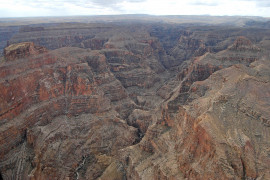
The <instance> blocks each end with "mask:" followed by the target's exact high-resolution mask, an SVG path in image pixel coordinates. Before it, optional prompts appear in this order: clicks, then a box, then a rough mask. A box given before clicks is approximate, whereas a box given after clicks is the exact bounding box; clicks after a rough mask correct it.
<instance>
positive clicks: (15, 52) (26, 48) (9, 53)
mask: <svg viewBox="0 0 270 180" xmlns="http://www.w3.org/2000/svg"><path fill="white" fill-rule="evenodd" d="M46 51H47V50H46V49H45V48H44V47H40V46H36V45H34V43H33V42H23V43H18V44H11V45H10V46H8V47H6V48H5V49H4V56H5V59H6V60H7V61H12V60H15V59H19V58H26V57H28V56H30V55H38V54H41V53H44V52H46Z"/></svg>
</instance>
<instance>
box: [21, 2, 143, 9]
mask: <svg viewBox="0 0 270 180" xmlns="http://www.w3.org/2000/svg"><path fill="white" fill-rule="evenodd" d="M124 1H126V2H131V3H136V2H144V1H146V0H51V1H48V0H28V1H27V2H25V1H20V0H17V1H16V2H17V3H21V4H22V3H23V4H27V5H29V6H32V7H46V8H55V9H56V8H61V7H62V5H63V3H68V4H73V5H76V6H80V7H84V8H93V7H94V8H102V7H108V8H117V4H119V3H122V2H124Z"/></svg>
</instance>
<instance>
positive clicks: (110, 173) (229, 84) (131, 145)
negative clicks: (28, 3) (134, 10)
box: [0, 16, 270, 180]
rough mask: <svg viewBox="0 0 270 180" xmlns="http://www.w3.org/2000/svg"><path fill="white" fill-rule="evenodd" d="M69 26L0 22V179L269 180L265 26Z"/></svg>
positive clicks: (216, 21)
mask: <svg viewBox="0 0 270 180" xmlns="http://www.w3.org/2000/svg"><path fill="white" fill-rule="evenodd" d="M78 19H79V18H78ZM78 19H68V18H66V19H64V20H63V19H60V20H59V21H58V20H55V21H56V22H51V21H53V20H51V21H48V20H46V19H45V20H44V21H41V20H40V19H38V20H35V21H34V20H33V21H30V20H28V21H23V19H22V20H21V21H19V23H18V22H17V21H14V22H15V23H14V22H12V21H10V22H8V23H6V22H5V21H4V20H3V21H0V51H2V54H0V179H4V180H5V179H31V180H36V179H38V180H47V179H66V180H73V179H99V180H118V179H127V180H129V179H135V180H139V179H145V180H150V179H155V180H156V179H160V180H174V179H175V180H178V179H180V180H181V179H224V180H225V179H239V180H240V179H247V180H251V179H258V180H264V179H270V170H269V167H270V141H269V139H270V129H269V128H270V38H269V37H270V28H269V27H268V26H266V25H265V26H264V24H267V23H269V21H267V20H265V19H263V20H262V19H248V18H246V19H245V18H237V17H224V18H222V17H197V18H196V17H190V16H187V17H179V18H177V17H160V19H159V18H158V17H151V16H150V17H149V16H147V17H144V16H142V17H134V19H132V16H130V17H127V18H126V19H125V18H124V17H122V16H119V17H116V18H114V20H112V19H113V18H109V17H95V18H94V17H92V19H91V18H86V17H83V18H81V19H79V20H78ZM89 19H90V20H89Z"/></svg>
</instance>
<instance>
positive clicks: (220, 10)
mask: <svg viewBox="0 0 270 180" xmlns="http://www.w3.org/2000/svg"><path fill="white" fill-rule="evenodd" d="M110 14H150V15H242V16H264V17H270V0H0V17H28V16H70V15H110Z"/></svg>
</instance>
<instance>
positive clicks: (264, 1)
mask: <svg viewBox="0 0 270 180" xmlns="http://www.w3.org/2000/svg"><path fill="white" fill-rule="evenodd" d="M243 1H252V2H255V3H256V6H258V7H270V1H269V0H243Z"/></svg>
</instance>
